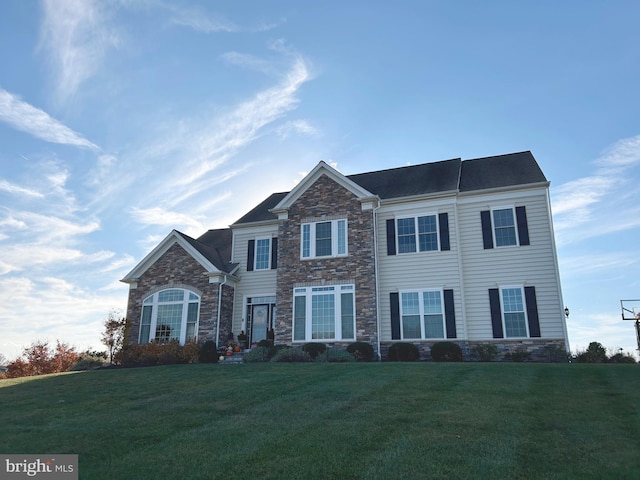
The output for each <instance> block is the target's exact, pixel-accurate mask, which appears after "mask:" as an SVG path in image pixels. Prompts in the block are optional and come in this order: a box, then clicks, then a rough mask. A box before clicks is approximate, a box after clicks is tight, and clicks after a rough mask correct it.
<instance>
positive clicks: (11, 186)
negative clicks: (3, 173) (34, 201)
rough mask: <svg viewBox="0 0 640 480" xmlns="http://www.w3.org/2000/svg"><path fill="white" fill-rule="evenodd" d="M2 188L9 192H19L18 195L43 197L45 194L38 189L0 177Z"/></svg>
mask: <svg viewBox="0 0 640 480" xmlns="http://www.w3.org/2000/svg"><path fill="white" fill-rule="evenodd" d="M0 190H3V191H5V192H7V193H11V194H17V195H25V196H27V197H36V198H43V197H44V195H43V194H42V193H40V192H38V191H36V190H32V189H30V188H25V187H21V186H20V185H16V184H15V183H11V182H8V181H6V180H1V179H0Z"/></svg>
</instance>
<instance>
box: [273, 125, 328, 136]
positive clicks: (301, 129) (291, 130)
mask: <svg viewBox="0 0 640 480" xmlns="http://www.w3.org/2000/svg"><path fill="white" fill-rule="evenodd" d="M276 133H277V134H278V135H279V136H280V137H281V138H282V139H286V138H288V137H289V136H291V135H296V134H298V135H306V136H311V137H317V136H318V135H320V130H319V129H318V128H316V127H314V126H313V125H311V123H310V122H309V121H307V120H290V121H288V122H285V123H284V124H283V125H280V126H279V127H277V128H276Z"/></svg>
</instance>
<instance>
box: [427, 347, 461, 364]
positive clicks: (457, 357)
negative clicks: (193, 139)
mask: <svg viewBox="0 0 640 480" xmlns="http://www.w3.org/2000/svg"><path fill="white" fill-rule="evenodd" d="M431 358H432V359H433V360H434V361H435V362H461V361H462V349H461V348H460V345H458V344H457V343H453V342H438V343H434V344H433V346H432V347H431Z"/></svg>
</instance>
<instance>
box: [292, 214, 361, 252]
mask: <svg viewBox="0 0 640 480" xmlns="http://www.w3.org/2000/svg"><path fill="white" fill-rule="evenodd" d="M319 223H331V254H330V255H316V225H317V224H319ZM341 223H343V224H344V245H341V244H340V242H339V237H340V224H341ZM307 229H308V235H309V239H308V250H309V253H308V255H306V256H305V253H306V252H305V251H306V250H307V248H305V230H307ZM342 248H343V249H344V252H342V253H339V252H340V250H341V249H342ZM348 255H349V221H348V220H347V218H338V219H334V220H317V221H314V222H304V223H302V224H301V225H300V259H301V260H313V259H322V258H336V257H347V256H348Z"/></svg>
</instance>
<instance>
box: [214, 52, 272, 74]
mask: <svg viewBox="0 0 640 480" xmlns="http://www.w3.org/2000/svg"><path fill="white" fill-rule="evenodd" d="M220 58H221V59H222V60H224V61H225V62H227V63H229V64H231V65H238V66H240V67H244V68H248V69H250V70H255V71H258V72H262V73H266V74H269V75H273V74H275V73H277V69H276V68H275V67H274V65H273V63H271V62H269V61H267V60H265V59H263V58H259V57H256V56H255V55H250V54H248V53H240V52H226V53H223V54H222V55H220Z"/></svg>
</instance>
